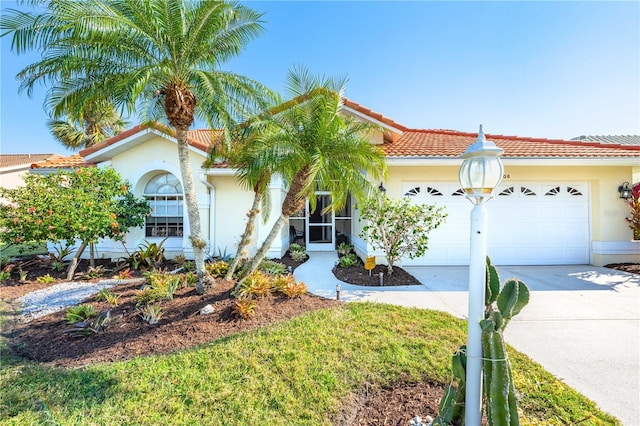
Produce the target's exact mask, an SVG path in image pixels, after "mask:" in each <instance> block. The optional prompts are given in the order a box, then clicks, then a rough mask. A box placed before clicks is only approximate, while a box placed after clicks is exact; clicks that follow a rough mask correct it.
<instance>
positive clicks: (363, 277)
mask: <svg viewBox="0 0 640 426" xmlns="http://www.w3.org/2000/svg"><path fill="white" fill-rule="evenodd" d="M380 272H382V273H383V285H385V286H399V285H420V281H418V280H417V279H416V277H414V276H413V275H411V274H410V273H408V272H407V271H405V270H404V269H402V268H400V267H399V266H394V267H393V274H391V275H389V271H388V270H387V267H386V266H385V265H376V267H375V268H373V269H372V270H371V275H369V271H367V270H366V269H364V265H363V264H362V263H358V264H357V265H354V266H349V267H343V266H340V265H338V266H336V267H335V268H333V274H334V275H335V276H336V278H337V279H339V280H340V281H344V282H346V283H349V284H355V285H362V286H370V287H373V286H379V285H380Z"/></svg>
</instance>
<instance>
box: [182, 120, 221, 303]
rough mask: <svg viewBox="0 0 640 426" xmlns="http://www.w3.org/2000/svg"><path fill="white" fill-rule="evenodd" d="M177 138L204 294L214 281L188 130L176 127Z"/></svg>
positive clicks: (198, 287) (200, 289) (199, 289)
mask: <svg viewBox="0 0 640 426" xmlns="http://www.w3.org/2000/svg"><path fill="white" fill-rule="evenodd" d="M176 139H177V140H178V159H179V163H180V173H181V174H182V185H183V190H184V199H185V204H186V206H187V216H188V217H189V239H190V240H191V245H192V247H193V255H194V258H195V259H194V260H195V264H196V273H197V275H198V282H197V283H196V291H197V292H198V293H199V294H204V293H205V292H206V287H207V286H209V285H210V284H211V283H212V280H211V279H210V277H209V274H208V273H207V271H206V270H205V268H204V248H205V247H206V246H207V242H206V241H205V240H204V239H203V238H202V231H201V228H200V212H199V211H198V200H197V198H196V191H195V187H194V184H193V174H192V173H191V161H190V159H189V145H188V143H187V131H186V130H184V129H180V128H176Z"/></svg>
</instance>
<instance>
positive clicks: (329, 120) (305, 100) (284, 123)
mask: <svg viewBox="0 0 640 426" xmlns="http://www.w3.org/2000/svg"><path fill="white" fill-rule="evenodd" d="M287 80H288V83H287V89H288V92H289V95H291V97H292V101H289V102H287V103H284V104H282V105H281V106H280V107H277V108H276V109H275V110H272V112H273V113H272V114H269V115H268V117H267V118H266V120H267V125H266V126H264V127H263V129H262V130H261V131H260V132H259V134H258V135H257V136H256V141H257V142H259V143H257V144H256V146H257V147H259V149H256V150H255V155H256V156H257V157H258V158H259V159H260V161H256V162H255V163H253V162H250V163H248V165H249V166H251V165H253V164H265V163H268V164H270V165H271V170H272V171H273V172H277V173H279V174H281V175H282V177H283V178H284V179H285V181H286V182H288V190H287V193H286V196H285V198H284V201H283V204H282V208H281V213H280V216H279V217H278V219H277V220H276V222H275V223H274V225H273V228H272V229H271V231H270V233H269V234H268V236H267V237H266V239H265V241H264V243H263V244H262V246H261V247H260V248H259V249H258V251H257V253H256V255H255V256H254V257H253V259H252V261H251V263H250V264H249V266H248V268H247V270H246V272H245V274H244V277H246V276H248V275H249V274H251V273H252V272H253V271H255V269H257V267H258V265H259V264H260V262H261V261H262V260H263V259H264V257H265V256H266V253H267V251H268V250H269V248H270V247H271V245H272V244H273V241H274V240H275V238H276V237H277V236H278V235H279V234H280V231H281V229H282V227H283V226H284V225H285V223H287V221H288V220H289V217H290V216H291V215H292V214H293V213H295V212H297V211H299V210H301V209H302V208H303V207H304V205H305V202H306V199H309V204H310V208H311V209H315V207H316V196H315V192H316V190H324V191H329V193H330V194H331V196H332V204H331V205H330V206H328V207H327V208H331V209H333V210H340V209H342V208H343V207H344V205H345V203H346V200H347V195H348V194H349V193H351V194H352V195H353V196H354V197H355V198H356V199H360V200H361V199H363V197H365V196H367V194H369V193H370V192H371V191H373V190H375V188H374V186H373V185H372V184H371V183H370V182H369V180H368V177H367V175H369V178H373V179H375V180H376V181H377V180H379V178H380V177H381V176H384V175H385V174H386V165H385V161H384V154H383V152H382V150H381V149H380V148H379V147H376V146H375V145H373V144H371V142H370V140H369V138H368V136H369V135H370V132H371V131H372V130H373V129H375V127H374V126H372V125H370V124H367V123H364V122H362V121H361V120H358V119H356V118H353V117H349V116H347V115H345V114H341V113H340V109H341V106H342V95H343V93H344V89H345V85H346V79H344V78H340V79H333V78H326V77H323V76H312V75H310V74H309V72H308V71H307V70H306V69H304V68H302V67H300V68H297V69H293V70H292V71H290V72H289V75H288V79H287Z"/></svg>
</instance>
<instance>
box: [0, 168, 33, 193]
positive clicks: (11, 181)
mask: <svg viewBox="0 0 640 426" xmlns="http://www.w3.org/2000/svg"><path fill="white" fill-rule="evenodd" d="M26 173H29V168H28V167H25V168H21V169H17V170H10V171H3V172H0V187H2V188H6V189H14V188H17V187H19V186H22V185H24V181H23V180H22V176H24V175H25V174H26Z"/></svg>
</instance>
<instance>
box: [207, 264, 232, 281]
mask: <svg viewBox="0 0 640 426" xmlns="http://www.w3.org/2000/svg"><path fill="white" fill-rule="evenodd" d="M205 269H206V270H207V272H208V273H209V275H211V276H212V277H213V278H222V277H224V276H225V275H226V274H227V271H228V270H229V264H228V263H227V262H225V261H224V260H217V261H215V262H211V263H207V264H206V265H205Z"/></svg>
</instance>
